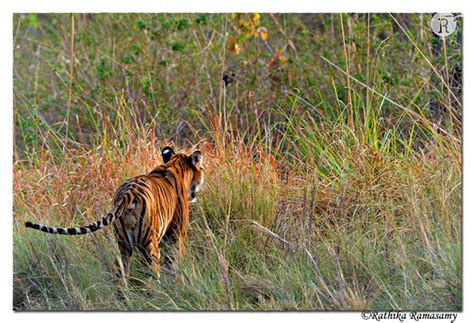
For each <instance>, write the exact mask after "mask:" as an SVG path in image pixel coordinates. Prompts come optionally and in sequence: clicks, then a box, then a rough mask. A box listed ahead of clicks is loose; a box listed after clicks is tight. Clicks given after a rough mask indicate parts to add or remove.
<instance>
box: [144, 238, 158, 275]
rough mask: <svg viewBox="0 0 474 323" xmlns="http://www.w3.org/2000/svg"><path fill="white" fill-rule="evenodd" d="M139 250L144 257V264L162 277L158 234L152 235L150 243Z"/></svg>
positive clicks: (146, 243) (147, 242)
mask: <svg viewBox="0 0 474 323" xmlns="http://www.w3.org/2000/svg"><path fill="white" fill-rule="evenodd" d="M138 250H140V253H141V255H142V257H141V260H142V263H144V264H145V265H146V266H148V267H149V268H150V269H151V270H152V271H153V272H154V273H155V274H156V275H157V276H158V277H160V269H161V268H160V250H159V249H158V239H157V236H156V234H150V237H149V239H148V241H146V242H145V244H144V245H141V246H138Z"/></svg>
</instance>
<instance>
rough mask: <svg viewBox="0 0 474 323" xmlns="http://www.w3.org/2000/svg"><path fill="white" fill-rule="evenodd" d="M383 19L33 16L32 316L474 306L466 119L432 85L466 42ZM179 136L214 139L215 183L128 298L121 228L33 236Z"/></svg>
mask: <svg viewBox="0 0 474 323" xmlns="http://www.w3.org/2000/svg"><path fill="white" fill-rule="evenodd" d="M311 17H312V19H310V18H311ZM366 17H367V16H362V15H336V16H323V15H315V16H305V15H262V16H261V17H258V19H257V16H255V15H254V16H250V15H249V17H247V18H245V16H244V17H243V18H242V17H240V16H237V17H235V16H232V15H93V16H92V17H90V16H88V15H74V18H71V16H66V15H58V16H54V15H49V16H40V17H39V20H38V17H37V16H36V18H35V16H34V15H33V16H32V15H24V16H15V23H16V24H15V26H16V29H17V35H20V36H18V38H17V40H16V42H18V46H20V49H18V50H16V51H15V66H14V75H15V110H14V111H15V122H16V142H15V160H14V185H13V187H14V192H13V194H14V218H13V220H14V232H13V235H14V277H13V279H14V291H13V292H14V304H13V305H14V308H15V309H17V310H318V311H321V310H362V309H383V310H389V309H394V310H396V309H404V310H409V309H416V310H461V308H462V289H461V286H462V282H461V268H462V263H461V177H462V176H461V168H462V167H461V165H462V154H461V143H460V139H461V138H460V131H459V130H460V129H461V126H462V125H461V123H460V121H459V120H460V115H461V112H460V111H461V110H460V106H456V99H454V98H452V99H450V100H445V99H444V98H445V96H446V95H447V96H448V97H450V96H452V95H454V94H453V93H452V92H453V91H456V89H455V88H453V87H451V88H449V89H448V88H446V87H445V86H444V81H443V82H441V81H440V80H439V79H438V78H431V76H432V67H435V66H438V65H436V64H438V63H440V64H444V63H448V65H447V66H448V67H450V66H451V65H449V64H455V63H456V62H457V61H456V59H455V58H456V57H455V55H457V51H456V50H454V49H453V48H454V47H450V48H451V50H453V53H451V54H452V56H449V57H448V54H446V55H445V56H444V57H442V58H439V57H438V56H436V55H435V54H431V55H432V56H431V57H430V56H429V54H423V55H421V54H420V51H424V50H427V49H431V47H430V44H429V42H428V40H427V36H426V31H424V30H416V29H415V28H413V26H418V25H417V24H412V25H410V24H408V25H403V24H402V23H401V22H399V20H401V19H402V18H403V17H398V16H397V17H395V16H392V17H390V16H384V15H371V18H370V19H369V20H367V19H366ZM35 19H36V20H35ZM71 19H75V27H74V31H72V25H71V22H70V21H71ZM235 19H237V21H238V19H244V22H245V23H248V24H250V23H249V22H248V21H254V22H255V21H257V22H258V24H259V25H258V26H265V27H266V30H267V31H268V35H269V36H268V38H267V39H264V38H263V37H262V36H260V39H259V38H258V37H254V38H245V37H244V36H245V33H246V32H248V30H241V29H242V28H243V27H242V26H247V27H246V28H250V27H248V26H249V25H248V24H247V25H245V24H241V25H239V24H238V23H237V22H236V20H235ZM245 19H248V20H245ZM411 19H413V20H416V19H421V20H420V22H421V23H422V22H423V21H425V20H427V16H423V15H420V16H414V17H411ZM35 21H36V23H38V25H36V23H35ZM38 21H39V22H38ZM61 22H62V23H63V25H61V24H60V23H61ZM316 23H319V25H316V26H314V24H316ZM157 26H158V27H157ZM250 26H251V25H250ZM392 26H399V28H401V31H400V32H399V33H393V34H392V35H390V36H391V37H392V38H393V40H392V38H390V39H386V38H384V37H380V35H379V33H380V32H385V33H388V32H389V31H390V32H391V30H392ZM427 26H428V25H427ZM99 27H101V28H99ZM160 28H161V29H160ZM341 28H344V32H343V29H341ZM427 28H428V27H427ZM259 30H261V29H259ZM87 31H89V33H88V32H87ZM159 32H161V33H162V34H161V37H156V35H155V36H153V35H154V34H156V33H159ZM226 32H227V34H226ZM235 33H241V34H240V38H238V36H239V35H234V34H235ZM260 33H261V31H260ZM130 34H132V35H133V36H134V37H135V38H133V39H132V40H131V43H128V42H129V41H130V37H132V36H131V35H130ZM110 35H112V36H111V38H110ZM242 35H243V36H242ZM260 35H261V34H260ZM405 35H409V36H410V38H409V39H408V38H406V37H405ZM234 36H236V38H237V39H241V40H240V41H241V42H240V43H239V44H240V46H241V48H242V49H241V50H242V52H241V53H240V54H238V55H237V54H235V53H233V51H234V52H235V51H236V50H235V47H231V48H230V49H229V45H228V44H229V43H231V44H233V43H232V41H233V40H232V37H234ZM387 36H388V35H387ZM70 37H73V39H74V40H75V44H74V46H70V44H71V42H70V40H71V38H70ZM381 38H382V39H381ZM23 39H24V40H23ZM27 39H28V40H34V41H36V45H32V43H31V42H26V41H25V40H27ZM242 39H243V40H242ZM67 40H69V42H68V41H67ZM99 42H100V43H99ZM412 42H416V47H415V48H414V47H413V43H412ZM99 44H100V45H101V46H99ZM130 44H131V45H130ZM308 44H309V45H308ZM360 44H363V46H366V47H364V48H363V49H362V48H361V45H360ZM66 45H67V46H66ZM61 46H62V47H64V48H62V47H61ZM183 46H184V47H183ZM384 46H387V47H389V49H386V48H384ZM453 46H454V45H453ZM137 47H138V48H137ZM268 48H270V49H268ZM293 48H294V49H293ZM32 49H35V50H34V51H33V52H34V53H36V54H35V55H32V56H28V55H27V54H28V53H31V51H32ZM71 49H74V55H71V53H70V52H68V51H71ZM276 49H281V51H280V52H281V53H282V55H284V56H285V59H281V58H278V56H272V55H274V54H275V52H276ZM270 50H271V51H273V53H271V52H270ZM388 50H391V52H390V53H391V55H389V54H388V52H387V51H388ZM42 51H43V52H42ZM128 51H130V52H128ZM341 51H344V53H342V52H341ZM367 53H369V54H370V55H368V54H367ZM402 53H405V54H404V55H405V56H403V55H402ZM65 57H70V58H72V59H71V60H72V61H73V63H74V60H77V61H76V62H75V64H76V65H75V66H74V68H72V67H71V66H68V65H67V62H66V63H63V60H64V58H65ZM74 57H75V58H74ZM321 57H324V58H325V59H321ZM311 59H317V62H319V63H318V64H314V62H313V61H312V60H311ZM449 59H451V60H449ZM276 60H278V61H279V63H278V64H276V65H271V64H269V63H268V61H270V62H272V61H276ZM427 60H428V61H427ZM327 61H330V62H332V64H328V63H327ZM438 61H441V62H438ZM64 62H65V61H64ZM408 62H409V63H408ZM69 63H70V62H69ZM55 64H57V65H58V66H55ZM272 64H273V63H272ZM170 66H172V67H170ZM87 67H89V68H90V69H93V68H95V72H94V73H92V75H91V74H90V73H91V72H90V69H87ZM362 67H363V68H362ZM415 67H416V68H417V69H419V70H420V73H415V72H413V69H414V68H415ZM186 68H188V70H186ZM30 69H32V70H33V71H34V73H33V74H31V73H29V71H30ZM364 69H366V70H365V71H364ZM227 70H229V72H228V73H231V72H230V70H234V71H235V73H234V80H233V82H232V83H230V84H228V85H227V86H226V85H225V84H224V82H222V81H220V78H221V77H222V72H223V71H227ZM445 70H448V69H447V68H444V69H440V71H445ZM362 72H364V73H362ZM440 73H442V72H440ZM48 76H49V77H52V81H50V82H46V81H45V79H46V78H47V77H48ZM439 76H440V77H446V75H444V76H443V75H442V74H440V75H439ZM67 80H69V81H67ZM316 82H318V83H319V84H318V86H316V85H315V83H316ZM427 89H429V90H427ZM402 90H403V92H402ZM58 91H59V92H61V93H62V94H58V93H57V92H58ZM401 93H403V94H401ZM458 99H459V98H458ZM42 102H43V103H42ZM68 102H69V104H68ZM429 102H432V103H433V102H434V103H433V104H436V109H435V110H436V111H434V110H433V109H434V108H433V109H429V108H427V105H428V103H429ZM46 103H47V104H48V106H47V105H46ZM61 104H65V105H63V106H62V105H61ZM448 104H449V105H448ZM66 119H67V120H69V122H67V123H65V122H63V121H64V120H66ZM66 129H67V131H66ZM170 143H174V144H175V145H177V146H179V147H183V148H191V147H192V146H194V145H199V147H200V149H201V150H202V151H203V152H204V156H205V157H204V158H205V165H206V182H205V188H204V190H203V191H202V192H200V194H199V196H198V201H197V203H195V204H193V205H192V206H191V213H192V215H191V223H190V225H189V235H188V246H189V247H188V250H187V253H186V256H185V258H184V259H183V260H182V261H179V262H175V263H173V266H172V268H171V269H170V270H169V271H165V272H163V274H162V275H161V277H160V280H157V279H156V278H155V277H154V276H153V275H151V274H150V273H148V272H146V271H144V269H143V268H140V265H139V263H138V262H137V261H135V262H134V263H133V264H132V265H133V266H132V267H133V268H132V273H131V279H130V283H129V284H128V286H127V287H126V288H125V289H123V293H122V294H120V295H119V294H118V293H117V289H116V286H115V284H114V280H113V276H114V264H113V263H114V257H115V256H116V255H117V251H118V248H117V247H116V243H115V241H114V238H113V234H112V233H111V232H110V231H111V230H105V231H103V232H100V233H98V234H95V235H90V236H84V237H58V236H48V235H45V234H42V233H40V232H33V231H27V230H26V229H25V228H24V227H23V222H24V221H25V220H26V219H28V220H34V221H37V222H41V223H45V224H51V225H62V226H72V225H80V224H84V223H86V222H91V221H94V220H95V219H96V218H97V217H99V216H101V215H103V214H105V212H107V211H108V209H109V208H110V206H111V198H112V196H113V193H114V190H115V189H116V188H117V187H118V185H119V184H120V182H121V181H122V180H124V179H126V178H129V177H131V176H135V175H137V174H143V173H146V172H147V171H149V170H150V169H152V168H153V167H154V166H155V165H157V164H159V163H160V162H161V160H160V157H159V151H160V147H162V146H164V145H167V144H170ZM166 252H171V253H172V252H173V248H170V250H167V251H166Z"/></svg>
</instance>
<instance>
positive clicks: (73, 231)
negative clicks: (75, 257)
mask: <svg viewBox="0 0 474 323" xmlns="http://www.w3.org/2000/svg"><path fill="white" fill-rule="evenodd" d="M114 211H115V212H110V213H108V214H107V215H106V216H104V217H103V218H101V219H99V220H98V221H97V222H94V223H90V224H88V225H85V226H82V227H76V228H54V227H48V226H45V225H42V224H37V223H32V222H30V221H26V222H25V226H26V227H27V228H32V229H35V230H39V231H43V232H46V233H50V234H64V235H80V234H88V233H92V232H96V231H99V230H101V229H103V228H105V227H106V226H108V225H109V224H111V223H113V222H114V221H115V220H117V219H118V218H119V217H120V215H121V214H122V212H118V211H119V210H114Z"/></svg>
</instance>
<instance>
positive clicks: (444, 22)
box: [431, 13, 457, 37]
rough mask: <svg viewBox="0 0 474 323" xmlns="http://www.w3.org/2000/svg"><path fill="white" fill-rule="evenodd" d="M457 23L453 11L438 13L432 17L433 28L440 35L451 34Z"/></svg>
mask: <svg viewBox="0 0 474 323" xmlns="http://www.w3.org/2000/svg"><path fill="white" fill-rule="evenodd" d="M456 25H457V24H456V17H455V16H454V15H453V14H452V13H436V14H434V15H433V17H432V18H431V30H433V32H434V33H435V34H436V35H438V36H442V37H446V36H449V35H451V34H452V33H453V32H454V30H456Z"/></svg>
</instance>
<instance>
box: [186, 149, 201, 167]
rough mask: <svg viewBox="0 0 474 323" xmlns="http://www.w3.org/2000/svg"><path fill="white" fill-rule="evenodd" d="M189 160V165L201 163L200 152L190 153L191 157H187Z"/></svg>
mask: <svg viewBox="0 0 474 323" xmlns="http://www.w3.org/2000/svg"><path fill="white" fill-rule="evenodd" d="M189 160H190V162H191V164H193V165H196V164H198V163H199V162H200V161H201V151H200V150H196V151H195V152H193V153H192V155H191V156H189Z"/></svg>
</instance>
